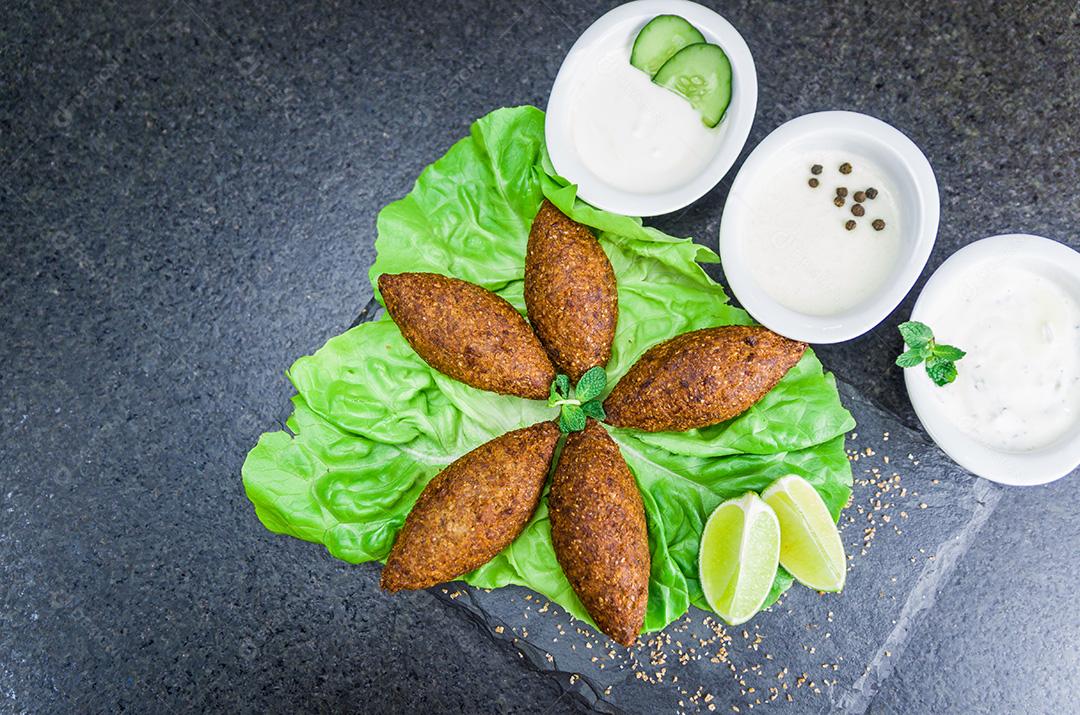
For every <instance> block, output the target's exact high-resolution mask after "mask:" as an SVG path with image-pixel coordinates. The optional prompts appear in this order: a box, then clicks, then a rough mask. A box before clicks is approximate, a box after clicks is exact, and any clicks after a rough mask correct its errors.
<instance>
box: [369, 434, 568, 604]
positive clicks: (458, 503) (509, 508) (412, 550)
mask: <svg viewBox="0 0 1080 715" xmlns="http://www.w3.org/2000/svg"><path fill="white" fill-rule="evenodd" d="M559 434H560V433H559V428H558V427H556V426H555V424H554V423H553V422H541V423H539V424H535V425H533V426H532V427H526V428H524V429H519V430H515V431H513V432H507V433H506V434H504V435H503V436H502V437H497V438H495V439H493V440H491V441H490V442H486V443H484V444H482V445H480V446H479V447H477V448H476V449H474V450H472V451H471V452H469V453H468V454H465V455H464V456H462V457H460V458H459V459H458V460H457V461H455V462H454V463H453V464H451V465H450V466H448V467H447V468H446V469H444V470H443V471H441V472H439V473H438V474H437V475H435V477H434V478H433V479H432V480H431V481H430V482H428V485H427V486H426V487H425V488H424V491H423V492H421V494H420V498H419V499H417V500H416V504H415V505H414V506H413V508H412V511H410V512H409V515H408V516H407V517H406V518H405V524H404V526H402V528H401V531H400V532H398V535H397V540H396V541H395V542H394V547H393V548H392V549H391V550H390V555H389V556H388V557H387V559H386V566H385V568H383V572H382V578H381V579H380V585H381V586H382V587H383V588H384V589H386V590H387V591H400V590H403V589H407V590H415V589H421V588H428V587H430V586H434V585H435V584H438V583H444V582H446V581H451V580H453V579H455V578H457V577H458V576H461V575H463V574H466V573H468V572H469V571H472V570H473V569H476V568H479V567H480V566H483V565H484V564H486V563H487V562H488V561H490V560H491V559H492V558H494V557H495V555H496V554H498V553H499V552H500V551H502V550H503V549H505V548H506V547H507V546H509V545H510V543H511V542H512V541H513V540H514V539H516V538H517V536H518V534H520V533H521V530H522V529H524V528H525V525H526V524H527V523H528V522H529V519H530V518H531V517H532V515H533V512H534V511H536V506H537V504H539V503H540V494H541V492H542V491H543V488H544V482H545V481H547V475H548V470H549V469H550V467H551V459H552V456H553V455H554V454H555V445H556V443H557V442H558V441H559Z"/></svg>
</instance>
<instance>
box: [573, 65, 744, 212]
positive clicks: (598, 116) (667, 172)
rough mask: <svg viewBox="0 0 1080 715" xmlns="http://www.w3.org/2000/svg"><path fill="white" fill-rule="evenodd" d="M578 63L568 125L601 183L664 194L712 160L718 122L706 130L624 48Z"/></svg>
mask: <svg viewBox="0 0 1080 715" xmlns="http://www.w3.org/2000/svg"><path fill="white" fill-rule="evenodd" d="M583 65H584V66H585V67H587V69H586V70H584V71H583V72H582V77H581V79H580V80H579V81H578V83H577V86H576V87H575V89H574V90H573V92H574V93H573V95H572V98H571V106H572V107H573V109H572V110H571V117H570V122H571V127H572V133H573V138H574V144H575V146H576V148H577V152H578V155H579V156H580V157H581V161H582V163H583V164H584V165H585V166H586V168H588V169H589V171H591V172H592V173H593V174H595V175H596V176H597V177H598V178H599V179H601V180H602V181H603V182H604V183H606V184H608V185H610V186H613V187H615V188H618V189H621V190H623V191H630V192H633V193H640V194H654V193H661V192H665V191H670V190H673V189H677V188H679V187H681V186H683V185H685V184H686V183H688V182H689V181H691V180H693V179H695V178H697V176H698V175H700V174H701V172H702V171H703V170H704V169H705V167H706V166H707V165H708V164H709V163H710V162H711V161H712V159H713V157H714V156H715V155H716V152H717V150H718V149H719V146H720V142H721V139H722V138H723V135H724V130H723V128H724V124H723V122H721V124H720V125H719V126H718V127H716V128H715V129H709V128H708V127H706V126H705V125H704V124H703V123H702V121H701V115H700V114H699V113H698V112H697V110H696V109H694V108H693V107H691V106H690V103H689V102H688V101H686V99H684V98H683V97H680V96H679V95H677V94H675V93H674V92H671V91H669V90H667V89H664V88H663V87H660V86H658V85H655V84H653V83H652V80H651V79H650V78H649V76H648V75H647V74H645V73H644V72H642V71H641V70H639V69H637V68H636V67H633V66H632V65H631V64H630V49H629V47H625V46H622V45H620V46H619V47H616V48H613V49H611V50H610V51H608V52H606V53H604V54H599V55H598V56H597V59H596V61H595V62H591V63H583Z"/></svg>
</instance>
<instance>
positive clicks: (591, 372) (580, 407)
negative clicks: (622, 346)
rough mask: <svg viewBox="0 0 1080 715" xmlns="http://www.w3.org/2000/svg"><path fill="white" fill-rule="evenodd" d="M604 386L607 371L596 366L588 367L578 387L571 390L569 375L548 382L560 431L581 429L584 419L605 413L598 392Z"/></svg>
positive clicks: (594, 417) (600, 418)
mask: <svg viewBox="0 0 1080 715" xmlns="http://www.w3.org/2000/svg"><path fill="white" fill-rule="evenodd" d="M606 387H607V373H606V372H604V368H602V367H600V366H599V365H598V366H596V367H591V368H589V369H588V370H586V371H585V374H584V375H582V376H581V379H580V380H578V383H577V386H576V387H575V388H574V389H573V390H571V389H570V378H569V377H567V376H566V375H559V376H557V377H556V378H555V381H554V382H553V383H551V395H550V397H548V406H549V407H559V408H561V409H560V411H559V429H561V430H562V431H563V432H567V433H569V432H580V431H581V430H583V429H585V421H586V418H588V417H592V418H593V419H594V420H602V419H604V418H605V417H607V415H606V414H605V413H604V405H603V403H602V402H600V399H599V397H600V395H601V394H603V392H604V388H606Z"/></svg>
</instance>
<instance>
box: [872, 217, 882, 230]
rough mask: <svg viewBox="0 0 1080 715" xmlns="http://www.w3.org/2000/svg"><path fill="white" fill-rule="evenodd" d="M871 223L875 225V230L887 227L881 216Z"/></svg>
mask: <svg viewBox="0 0 1080 715" xmlns="http://www.w3.org/2000/svg"><path fill="white" fill-rule="evenodd" d="M870 225H871V226H873V227H874V230H875V231H880V230H881V229H883V228H885V222H884V221H882V220H881V219H879V218H876V219H874V222H873V223H871V224H870Z"/></svg>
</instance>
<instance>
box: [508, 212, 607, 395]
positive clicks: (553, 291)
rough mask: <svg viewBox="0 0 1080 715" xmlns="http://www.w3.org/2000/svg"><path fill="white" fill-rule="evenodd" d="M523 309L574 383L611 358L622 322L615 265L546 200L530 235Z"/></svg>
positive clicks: (589, 234) (592, 239)
mask: <svg viewBox="0 0 1080 715" xmlns="http://www.w3.org/2000/svg"><path fill="white" fill-rule="evenodd" d="M525 307H526V308H527V310H528V314H529V320H530V321H531V322H532V324H533V327H534V328H535V329H536V334H537V335H538V336H540V342H541V343H543V345H544V347H545V348H546V349H547V352H548V355H550V356H551V361H552V362H553V363H555V367H556V368H557V369H558V370H559V371H560V372H564V373H566V374H567V375H569V376H570V379H571V380H573V381H574V382H577V381H578V380H579V379H580V378H581V376H582V375H583V374H584V373H585V371H586V370H588V369H589V368H591V367H595V366H597V365H600V366H604V365H606V364H607V362H608V360H609V359H610V358H611V343H612V341H614V340H615V325H616V323H617V322H618V319H619V294H618V291H617V290H616V286H615V271H614V270H613V269H612V267H611V261H609V260H608V257H607V254H605V253H604V249H603V248H602V247H601V246H600V242H599V241H597V240H596V237H595V236H594V235H593V233H592V231H590V230H589V229H588V228H587V227H586V226H583V225H582V224H580V223H578V222H576V221H574V220H573V219H571V218H570V217H568V216H566V215H565V214H564V213H563V212H562V211H560V210H559V209H557V208H556V207H555V206H554V205H553V204H552V203H551V202H549V201H547V200H546V199H545V200H544V202H543V203H542V204H541V205H540V211H539V212H538V213H537V214H536V218H535V219H534V220H533V224H532V230H530V231H529V244H528V249H527V250H526V253H525Z"/></svg>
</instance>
